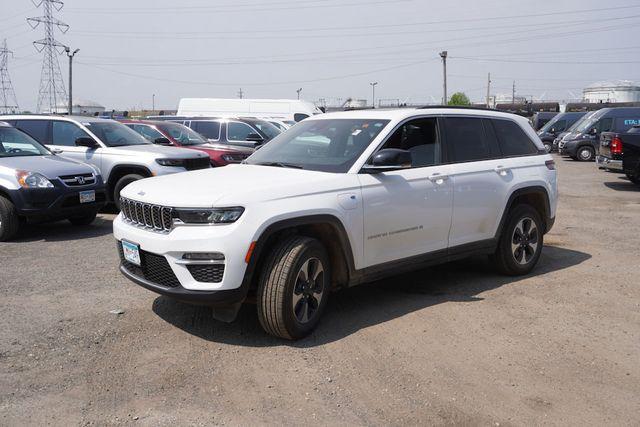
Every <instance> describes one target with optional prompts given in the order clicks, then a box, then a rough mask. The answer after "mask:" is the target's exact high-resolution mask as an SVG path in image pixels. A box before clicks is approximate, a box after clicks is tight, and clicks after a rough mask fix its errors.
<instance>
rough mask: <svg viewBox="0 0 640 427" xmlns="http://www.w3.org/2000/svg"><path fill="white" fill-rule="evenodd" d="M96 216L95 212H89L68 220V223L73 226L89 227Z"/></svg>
mask: <svg viewBox="0 0 640 427" xmlns="http://www.w3.org/2000/svg"><path fill="white" fill-rule="evenodd" d="M97 214H98V213H97V212H91V213H89V214H85V215H81V216H74V217H71V218H69V222H70V223H71V224H73V225H89V224H91V223H92V222H93V221H94V220H95V219H96V215H97Z"/></svg>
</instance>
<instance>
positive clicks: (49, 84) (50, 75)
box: [27, 0, 69, 112]
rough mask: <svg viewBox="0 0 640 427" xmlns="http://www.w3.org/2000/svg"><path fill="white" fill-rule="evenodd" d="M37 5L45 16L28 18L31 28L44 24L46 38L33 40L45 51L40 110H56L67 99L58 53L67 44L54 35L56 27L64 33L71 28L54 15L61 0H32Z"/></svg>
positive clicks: (61, 4) (39, 96)
mask: <svg viewBox="0 0 640 427" xmlns="http://www.w3.org/2000/svg"><path fill="white" fill-rule="evenodd" d="M32 2H33V4H34V5H35V6H36V7H40V6H42V7H43V9H44V16H37V17H33V18H27V22H29V25H30V26H31V28H33V29H35V28H36V27H38V25H40V24H42V25H43V26H44V38H43V39H40V40H36V41H34V42H33V45H34V46H35V48H36V50H37V51H38V52H42V53H43V58H42V72H41V74H40V91H39V92H38V106H37V110H38V112H44V111H48V112H55V111H57V108H58V107H59V106H60V104H62V103H63V102H64V101H66V100H67V91H66V90H65V88H64V82H63V80H62V73H61V72H60V63H59V62H58V54H61V53H62V52H63V51H64V48H65V45H63V44H62V43H59V42H58V41H57V40H56V39H55V37H54V36H53V33H54V27H57V28H58V30H60V32H62V33H63V34H64V33H66V32H67V30H69V26H68V25H67V24H65V23H64V22H62V21H60V20H59V19H56V18H54V17H53V14H54V12H59V11H60V10H61V9H62V7H63V6H64V3H63V2H62V1H60V0H32Z"/></svg>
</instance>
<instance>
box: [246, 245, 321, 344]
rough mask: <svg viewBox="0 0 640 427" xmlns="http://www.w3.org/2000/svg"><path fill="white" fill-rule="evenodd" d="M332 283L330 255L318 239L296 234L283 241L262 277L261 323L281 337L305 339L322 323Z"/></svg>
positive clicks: (259, 298) (266, 329) (259, 310)
mask: <svg viewBox="0 0 640 427" xmlns="http://www.w3.org/2000/svg"><path fill="white" fill-rule="evenodd" d="M330 285H331V270H330V264H329V256H328V255H327V251H326V249H325V248H324V246H322V244H321V243H320V242H319V241H318V240H316V239H312V238H310V237H304V236H295V235H294V236H290V237H288V238H286V239H284V240H282V241H281V242H280V243H279V244H277V245H276V246H275V247H274V248H273V250H272V252H271V255H270V256H269V258H268V259H267V262H266V264H265V266H264V269H263V273H262V275H261V277H260V283H259V286H258V318H259V319H260V324H261V325H262V327H263V328H264V330H265V331H266V332H268V333H269V334H271V335H274V336H276V337H279V338H285V339H290V340H295V339H300V338H303V337H304V336H306V335H308V334H309V333H311V331H313V329H314V328H315V327H316V326H317V325H318V322H319V321H320V317H321V316H322V312H323V311H324V307H325V306H326V304H327V299H328V296H329V290H330Z"/></svg>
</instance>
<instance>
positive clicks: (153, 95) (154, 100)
mask: <svg viewBox="0 0 640 427" xmlns="http://www.w3.org/2000/svg"><path fill="white" fill-rule="evenodd" d="M151 111H156V94H155V93H154V94H152V95H151Z"/></svg>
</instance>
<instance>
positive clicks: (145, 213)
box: [120, 197, 173, 232]
mask: <svg viewBox="0 0 640 427" xmlns="http://www.w3.org/2000/svg"><path fill="white" fill-rule="evenodd" d="M120 211H121V212H122V216H123V217H124V219H125V220H126V221H128V222H130V223H132V224H134V225H138V226H141V227H145V228H148V229H151V230H155V231H163V232H167V231H171V227H172V226H173V208H169V207H166V206H158V205H152V204H150V203H142V202H136V201H135V200H130V199H126V198H124V197H121V198H120Z"/></svg>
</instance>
